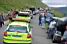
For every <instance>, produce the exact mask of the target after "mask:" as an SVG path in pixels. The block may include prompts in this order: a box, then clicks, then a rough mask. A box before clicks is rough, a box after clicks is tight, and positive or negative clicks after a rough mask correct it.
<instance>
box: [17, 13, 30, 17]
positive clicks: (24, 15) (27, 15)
mask: <svg viewBox="0 0 67 44" xmlns="http://www.w3.org/2000/svg"><path fill="white" fill-rule="evenodd" d="M18 16H23V17H29V14H22V13H19V14H18Z"/></svg>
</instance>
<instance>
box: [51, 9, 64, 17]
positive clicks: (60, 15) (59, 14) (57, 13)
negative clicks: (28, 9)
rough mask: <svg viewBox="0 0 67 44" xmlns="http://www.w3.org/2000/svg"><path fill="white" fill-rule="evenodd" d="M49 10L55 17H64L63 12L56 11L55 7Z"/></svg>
mask: <svg viewBox="0 0 67 44" xmlns="http://www.w3.org/2000/svg"><path fill="white" fill-rule="evenodd" d="M51 12H52V13H54V15H55V16H56V17H60V18H61V17H64V14H63V13H61V12H60V11H58V10H57V9H56V8H52V10H51Z"/></svg>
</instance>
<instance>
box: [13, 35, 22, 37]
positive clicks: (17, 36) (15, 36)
mask: <svg viewBox="0 0 67 44" xmlns="http://www.w3.org/2000/svg"><path fill="white" fill-rule="evenodd" d="M13 37H21V36H18V35H13Z"/></svg>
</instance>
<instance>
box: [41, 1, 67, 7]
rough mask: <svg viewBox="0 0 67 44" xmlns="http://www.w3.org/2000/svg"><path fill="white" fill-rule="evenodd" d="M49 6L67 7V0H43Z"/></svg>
mask: <svg viewBox="0 0 67 44" xmlns="http://www.w3.org/2000/svg"><path fill="white" fill-rule="evenodd" d="M42 2H43V3H45V4H47V5H48V6H49V7H67V0H42Z"/></svg>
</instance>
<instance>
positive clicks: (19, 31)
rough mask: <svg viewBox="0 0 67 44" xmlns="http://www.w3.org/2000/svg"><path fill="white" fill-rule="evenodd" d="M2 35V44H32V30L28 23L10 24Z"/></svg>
mask: <svg viewBox="0 0 67 44" xmlns="http://www.w3.org/2000/svg"><path fill="white" fill-rule="evenodd" d="M3 35H4V37H3V42H4V43H32V28H31V26H30V24H29V23H25V22H17V21H15V22H12V23H10V24H9V25H8V27H7V29H6V30H5V31H4V34H3Z"/></svg>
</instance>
